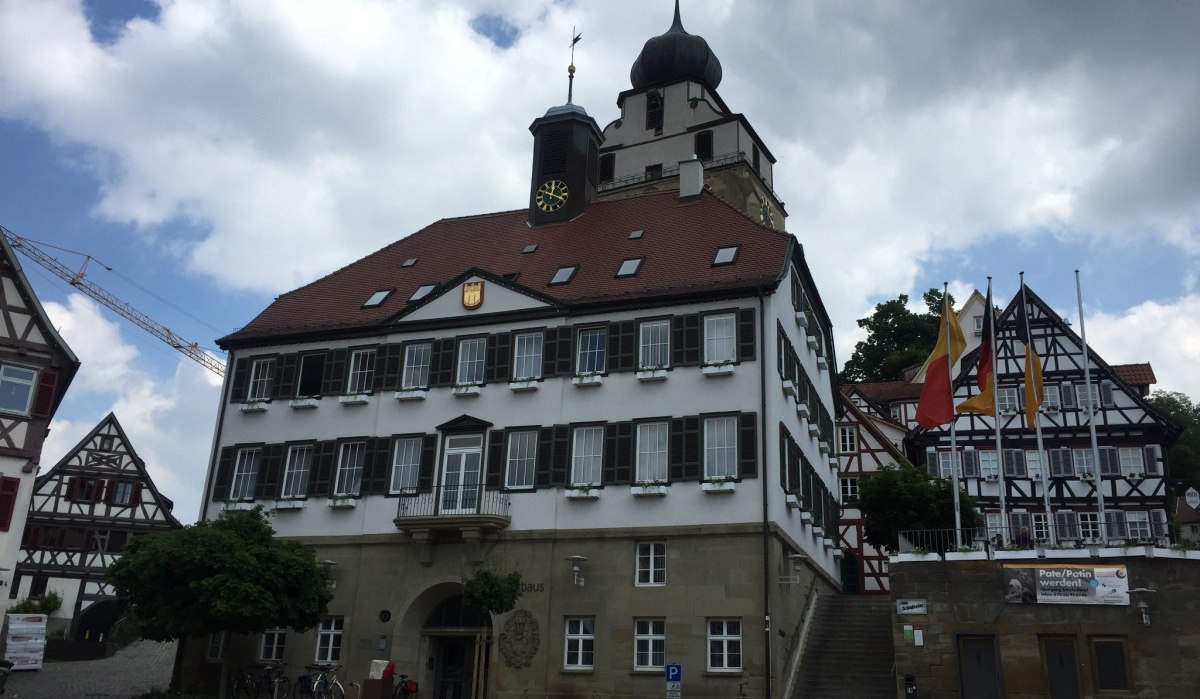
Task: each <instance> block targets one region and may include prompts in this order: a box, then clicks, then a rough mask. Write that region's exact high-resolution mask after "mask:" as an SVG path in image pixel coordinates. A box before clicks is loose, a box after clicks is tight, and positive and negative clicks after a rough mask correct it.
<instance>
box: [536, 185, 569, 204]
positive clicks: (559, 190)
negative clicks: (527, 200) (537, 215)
mask: <svg viewBox="0 0 1200 699" xmlns="http://www.w3.org/2000/svg"><path fill="white" fill-rule="evenodd" d="M533 200H534V202H535V203H536V204H537V207H538V208H539V209H541V210H542V211H557V210H559V209H561V208H562V206H563V204H566V203H567V184H566V183H565V182H562V181H560V180H546V181H545V182H543V183H542V186H541V187H538V190H537V195H536V196H535V197H534V199H533Z"/></svg>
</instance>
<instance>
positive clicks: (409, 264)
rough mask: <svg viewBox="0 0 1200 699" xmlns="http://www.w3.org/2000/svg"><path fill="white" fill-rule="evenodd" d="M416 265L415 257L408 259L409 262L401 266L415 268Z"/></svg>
mask: <svg viewBox="0 0 1200 699" xmlns="http://www.w3.org/2000/svg"><path fill="white" fill-rule="evenodd" d="M415 264H417V258H415V257H410V258H408V259H407V260H405V261H404V264H402V265H400V266H401V267H412V266H413V265H415Z"/></svg>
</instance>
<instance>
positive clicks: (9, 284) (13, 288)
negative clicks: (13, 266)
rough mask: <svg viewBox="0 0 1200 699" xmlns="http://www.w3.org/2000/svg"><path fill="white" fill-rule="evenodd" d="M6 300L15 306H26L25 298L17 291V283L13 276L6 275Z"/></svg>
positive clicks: (8, 303)
mask: <svg viewBox="0 0 1200 699" xmlns="http://www.w3.org/2000/svg"><path fill="white" fill-rule="evenodd" d="M4 302H5V303H6V304H7V305H9V306H11V307H13V308H25V300H24V299H22V298H21V294H20V293H19V292H18V291H17V284H16V282H14V281H13V279H12V277H4Z"/></svg>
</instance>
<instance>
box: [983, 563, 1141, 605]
mask: <svg viewBox="0 0 1200 699" xmlns="http://www.w3.org/2000/svg"><path fill="white" fill-rule="evenodd" d="M1004 583H1005V590H1004V601H1005V602H1009V603H1011V604H1123V605H1127V604H1129V571H1128V570H1127V569H1126V568H1125V566H1124V565H1123V564H1112V565H1071V564H1062V565H1054V564H1046V563H1006V564H1005V565H1004Z"/></svg>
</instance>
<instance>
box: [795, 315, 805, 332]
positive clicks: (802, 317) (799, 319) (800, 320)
mask: <svg viewBox="0 0 1200 699" xmlns="http://www.w3.org/2000/svg"><path fill="white" fill-rule="evenodd" d="M796 325H799V326H800V327H802V328H804V329H805V330H808V314H807V313H805V312H804V311H796Z"/></svg>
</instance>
